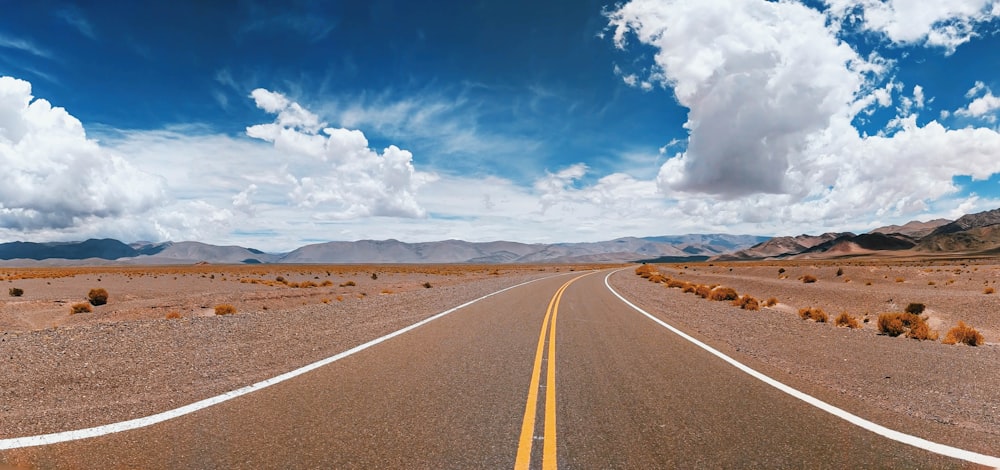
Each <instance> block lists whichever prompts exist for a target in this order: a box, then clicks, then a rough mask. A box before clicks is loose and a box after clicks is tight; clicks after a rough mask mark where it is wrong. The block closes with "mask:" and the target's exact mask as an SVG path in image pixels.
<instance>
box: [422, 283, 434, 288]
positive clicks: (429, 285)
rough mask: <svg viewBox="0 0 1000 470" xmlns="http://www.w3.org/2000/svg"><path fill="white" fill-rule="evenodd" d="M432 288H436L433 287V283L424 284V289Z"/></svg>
mask: <svg viewBox="0 0 1000 470" xmlns="http://www.w3.org/2000/svg"><path fill="white" fill-rule="evenodd" d="M431 287H434V286H432V285H431V283H429V282H425V283H424V289H430V288H431Z"/></svg>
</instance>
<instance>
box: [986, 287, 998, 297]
mask: <svg viewBox="0 0 1000 470" xmlns="http://www.w3.org/2000/svg"><path fill="white" fill-rule="evenodd" d="M994 292H996V291H995V290H993V288H992V287H987V288H985V289H983V293H984V294H986V295H989V294H992V293H994Z"/></svg>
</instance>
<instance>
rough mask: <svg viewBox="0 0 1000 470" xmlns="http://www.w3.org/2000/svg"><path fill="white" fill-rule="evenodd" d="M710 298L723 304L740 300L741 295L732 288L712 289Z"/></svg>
mask: <svg viewBox="0 0 1000 470" xmlns="http://www.w3.org/2000/svg"><path fill="white" fill-rule="evenodd" d="M708 298H709V299H711V300H717V301H720V302H722V301H726V300H736V299H739V298H740V294H738V293H737V292H736V289H733V288H732V287H716V288H715V289H712V292H711V293H709V297H708Z"/></svg>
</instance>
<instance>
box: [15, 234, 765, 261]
mask: <svg viewBox="0 0 1000 470" xmlns="http://www.w3.org/2000/svg"><path fill="white" fill-rule="evenodd" d="M766 239H767V238H766V237H758V236H750V235H725V234H689V235H677V236H661V237H646V238H637V237H625V238H618V239H614V240H608V241H603V242H592V243H553V244H540V243H537V244H529V243H517V242H507V241H494V242H467V241H462V240H444V241H436V242H423V243H406V242H401V241H399V240H360V241H352V242H343V241H335V242H327V243H317V244H312V245H306V246H303V247H300V248H298V249H295V250H293V251H291V252H289V253H273V254H271V253H264V252H262V251H260V250H255V249H253V248H244V247H239V246H215V245H209V244H205V243H200V242H194V241H186V242H165V243H152V242H135V243H132V244H130V245H126V244H124V243H122V242H119V241H117V240H87V241H85V242H68V243H27V242H13V243H7V244H2V245H0V260H13V261H9V262H4V263H3V264H7V265H11V264H14V265H17V264H25V263H26V262H27V260H34V261H38V262H39V264H46V265H54V264H60V263H63V264H66V263H68V262H69V261H76V262H74V263H69V264H81V263H83V264H95V263H96V264H106V263H121V264H186V263H197V262H208V263H223V264H239V263H252V264H256V263H331V264H337V263H339V264H351V263H354V264H360V263H476V264H500V263H625V262H633V261H636V260H642V259H657V258H669V259H678V260H691V261H696V260H703V259H707V258H708V257H709V256H715V255H718V254H720V253H728V252H730V251H732V250H735V249H741V248H746V247H748V246H750V245H753V244H756V243H759V242H761V241H763V240H766ZM60 260H62V261H60Z"/></svg>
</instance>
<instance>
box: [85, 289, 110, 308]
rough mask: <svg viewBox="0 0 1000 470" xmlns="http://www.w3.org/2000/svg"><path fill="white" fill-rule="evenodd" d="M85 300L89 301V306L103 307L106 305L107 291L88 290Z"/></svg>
mask: <svg viewBox="0 0 1000 470" xmlns="http://www.w3.org/2000/svg"><path fill="white" fill-rule="evenodd" d="M87 300H90V305H94V306H97V305H104V304H106V303H108V291H106V290H104V289H90V292H88V293H87Z"/></svg>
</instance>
